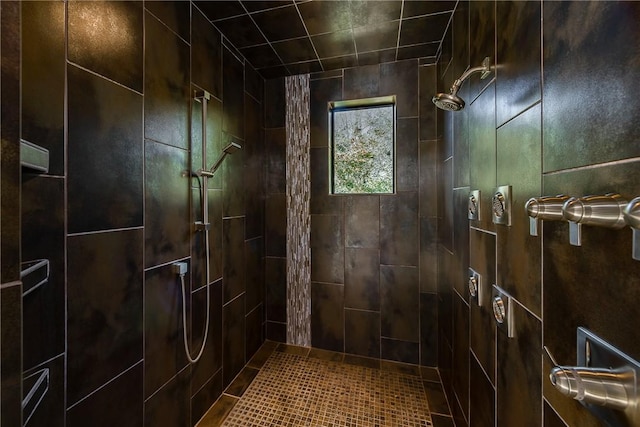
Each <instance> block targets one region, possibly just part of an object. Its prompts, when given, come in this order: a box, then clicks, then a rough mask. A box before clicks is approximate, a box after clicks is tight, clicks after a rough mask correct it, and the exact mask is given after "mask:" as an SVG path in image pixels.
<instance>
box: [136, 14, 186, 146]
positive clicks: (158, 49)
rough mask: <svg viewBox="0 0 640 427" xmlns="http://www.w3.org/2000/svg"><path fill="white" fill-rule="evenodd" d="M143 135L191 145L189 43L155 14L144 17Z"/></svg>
mask: <svg viewBox="0 0 640 427" xmlns="http://www.w3.org/2000/svg"><path fill="white" fill-rule="evenodd" d="M144 69H145V79H144V95H145V97H144V98H145V99H144V135H145V137H146V138H149V139H153V140H154V141H158V142H162V143H164V144H169V145H174V146H176V147H181V148H187V147H188V146H189V103H190V99H191V93H190V86H189V74H190V72H189V46H188V45H187V44H186V43H185V42H184V41H183V40H182V39H180V38H179V37H178V36H177V35H175V34H174V33H172V32H171V31H170V30H169V29H168V28H167V27H165V26H164V25H162V23H160V22H159V21H158V20H157V19H156V18H155V17H154V16H152V15H151V14H149V13H147V14H146V16H145V63H144Z"/></svg>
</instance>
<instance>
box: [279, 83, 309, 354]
mask: <svg viewBox="0 0 640 427" xmlns="http://www.w3.org/2000/svg"><path fill="white" fill-rule="evenodd" d="M285 92H286V104H287V107H286V131H287V148H286V152H287V158H286V161H287V163H286V164H287V343H289V344H296V345H301V346H307V347H309V346H311V242H310V235H311V216H310V213H309V212H310V211H309V203H310V197H311V177H310V169H309V148H310V136H309V127H310V125H309V122H310V118H309V75H308V74H305V75H298V76H291V77H286V78H285Z"/></svg>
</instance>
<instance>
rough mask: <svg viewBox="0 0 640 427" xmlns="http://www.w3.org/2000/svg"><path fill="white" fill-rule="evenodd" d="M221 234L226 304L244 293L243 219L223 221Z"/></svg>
mask: <svg viewBox="0 0 640 427" xmlns="http://www.w3.org/2000/svg"><path fill="white" fill-rule="evenodd" d="M222 233H223V249H224V250H223V265H224V270H223V272H224V274H223V277H224V285H223V288H224V292H223V295H224V302H225V304H226V303H227V302H229V301H231V300H232V299H234V298H235V297H237V296H238V295H240V294H241V293H243V292H244V291H245V258H244V218H242V217H239V218H230V219H225V220H224V223H223V226H222ZM243 314H244V313H243Z"/></svg>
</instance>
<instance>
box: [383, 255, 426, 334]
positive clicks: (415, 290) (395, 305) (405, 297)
mask: <svg viewBox="0 0 640 427" xmlns="http://www.w3.org/2000/svg"><path fill="white" fill-rule="evenodd" d="M419 314H420V284H419V280H418V269H417V268H415V267H400V266H391V265H381V266H380V317H381V333H382V336H384V337H387V338H394V339H399V340H404V341H412V342H419V341H420V337H419V328H416V325H419V322H420V317H419Z"/></svg>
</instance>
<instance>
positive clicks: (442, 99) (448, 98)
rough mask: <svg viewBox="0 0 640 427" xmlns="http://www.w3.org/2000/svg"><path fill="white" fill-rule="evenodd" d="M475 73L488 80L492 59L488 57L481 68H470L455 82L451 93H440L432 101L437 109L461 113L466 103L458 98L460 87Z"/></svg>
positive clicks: (450, 90)
mask: <svg viewBox="0 0 640 427" xmlns="http://www.w3.org/2000/svg"><path fill="white" fill-rule="evenodd" d="M475 73H482V74H481V75H480V78H481V79H483V80H484V79H486V78H487V77H488V76H489V74H491V59H490V58H489V57H488V56H487V57H485V58H484V60H483V61H482V65H481V66H480V67H474V68H470V69H469V70H467V71H465V72H464V73H463V74H462V75H461V76H460V78H459V79H457V80H456V81H455V82H453V85H452V86H451V89H449V93H438V94H436V95H435V96H434V97H433V98H431V101H432V102H433V103H434V104H435V105H436V107H438V108H440V109H441V110H445V111H460V110H462V109H463V108H464V106H465V103H464V100H463V99H462V98H460V97H459V96H458V90H460V86H462V83H464V81H465V80H466V79H467V78H469V76H470V75H472V74H475Z"/></svg>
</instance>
